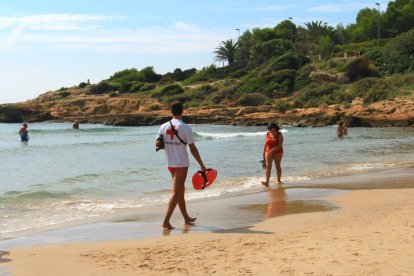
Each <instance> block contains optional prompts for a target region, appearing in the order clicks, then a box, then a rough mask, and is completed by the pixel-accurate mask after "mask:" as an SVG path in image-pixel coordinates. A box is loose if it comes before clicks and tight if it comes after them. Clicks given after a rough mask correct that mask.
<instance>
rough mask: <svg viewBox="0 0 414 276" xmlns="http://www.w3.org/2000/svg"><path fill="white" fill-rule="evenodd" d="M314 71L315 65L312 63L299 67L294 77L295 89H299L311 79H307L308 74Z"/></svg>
mask: <svg viewBox="0 0 414 276" xmlns="http://www.w3.org/2000/svg"><path fill="white" fill-rule="evenodd" d="M312 71H315V66H314V65H312V64H306V65H305V66H303V67H302V68H300V69H299V71H298V72H297V77H296V79H295V89H294V90H299V89H300V88H302V87H304V86H305V85H307V84H309V83H310V82H311V80H310V79H309V74H310V73H311V72H312Z"/></svg>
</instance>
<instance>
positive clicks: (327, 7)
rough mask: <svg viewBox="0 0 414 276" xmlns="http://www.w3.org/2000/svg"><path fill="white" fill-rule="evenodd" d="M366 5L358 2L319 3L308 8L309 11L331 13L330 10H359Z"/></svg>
mask: <svg viewBox="0 0 414 276" xmlns="http://www.w3.org/2000/svg"><path fill="white" fill-rule="evenodd" d="M365 6H366V5H364V4H360V3H358V4H357V3H354V4H351V3H350V4H328V5H321V6H314V7H310V8H309V9H308V11H309V12H323V13H331V12H348V11H354V10H359V9H361V8H363V7H365Z"/></svg>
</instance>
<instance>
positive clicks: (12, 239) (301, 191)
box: [0, 162, 414, 247]
mask: <svg viewBox="0 0 414 276" xmlns="http://www.w3.org/2000/svg"><path fill="white" fill-rule="evenodd" d="M413 169H414V163H413V162H405V163H400V164H395V165H393V166H391V167H381V168H375V169H373V168H371V169H369V170H368V171H363V172H355V171H354V172H352V171H350V172H346V173H345V174H341V175H324V174H322V175H320V176H319V177H316V178H312V179H310V180H304V181H295V182H287V183H285V184H284V185H283V186H278V185H277V184H275V183H273V182H272V183H271V189H269V190H268V189H267V188H265V187H262V186H261V185H259V184H258V185H256V186H254V187H249V188H246V189H244V190H241V191H238V192H232V193H229V194H221V195H219V196H212V197H203V198H197V199H193V200H187V205H188V207H189V209H190V212H193V213H194V215H195V216H197V217H199V218H200V219H199V222H201V223H199V224H197V225H196V226H195V227H192V228H191V231H189V229H186V230H185V231H184V229H183V228H182V226H181V224H180V223H181V221H180V219H179V218H180V216H179V210H178V209H177V210H176V211H175V212H174V215H173V219H175V221H176V223H175V224H177V226H179V227H178V229H176V230H179V231H178V232H180V231H182V232H203V231H208V232H209V231H215V230H218V229H230V228H233V227H236V226H238V225H251V224H255V223H259V222H261V221H263V220H265V219H266V216H267V214H266V211H263V212H262V213H259V214H258V215H259V217H257V216H256V215H257V211H258V210H257V209H263V210H264V209H266V208H265V207H261V208H260V207H259V205H263V206H265V205H269V201H271V200H272V198H275V197H278V198H276V200H280V197H281V196H283V197H284V198H283V200H284V201H285V205H292V202H298V201H303V202H304V204H303V205H304V206H306V205H307V203H306V202H309V204H310V205H312V206H313V205H314V204H313V203H312V201H315V200H320V199H321V198H325V197H329V196H335V195H338V194H342V193H345V192H348V191H349V190H360V189H378V188H414V184H412V185H411V186H410V185H408V184H407V183H411V182H410V181H411V177H414V173H410V170H413ZM407 170H409V171H408V173H407ZM405 173H406V175H405ZM394 175H398V178H399V182H393V176H394ZM256 180H257V181H259V182H260V179H256ZM239 181H241V180H240V179H236V180H235V182H239ZM356 182H358V183H357V184H356ZM381 183H382V184H381ZM378 185H380V186H378ZM279 187H283V188H284V190H285V191H284V194H283V195H280V194H279V195H278V194H276V195H272V194H271V193H269V195H267V194H268V193H267V192H266V191H274V190H275V188H279ZM211 202H213V204H212V206H209V205H210V204H211ZM166 204H167V203H163V204H157V205H148V206H142V207H136V208H127V209H118V210H117V211H115V212H114V213H110V214H105V215H101V216H98V217H87V218H84V219H80V220H74V221H68V222H65V223H62V224H58V225H54V226H50V227H47V226H45V227H42V228H37V229H29V230H22V231H18V232H14V233H4V234H1V235H0V237H1V239H0V246H3V247H4V246H6V247H8V246H10V247H16V246H24V245H44V244H50V242H43V241H42V240H47V239H48V238H51V237H52V239H53V240H54V241H56V242H85V241H88V240H93V241H102V240H107V239H114V240H120V239H123V238H122V234H116V235H115V234H114V235H101V234H102V233H101V231H100V230H98V229H99V228H101V227H103V228H107V229H116V231H119V232H121V233H123V234H124V235H125V236H124V237H126V238H128V239H136V238H148V237H158V236H162V233H161V231H159V225H158V224H159V221H162V218H163V215H164V212H165V208H166ZM309 204H308V205H309ZM316 205H319V207H320V208H319V209H320V210H323V208H324V206H325V207H326V206H327V205H329V202H327V201H323V200H320V202H319V203H317V204H316ZM246 206H250V208H249V207H248V208H246ZM312 206H311V208H312ZM308 207H309V206H308ZM313 207H315V206H313ZM331 207H334V206H331ZM223 208H227V209H230V210H231V212H229V214H226V215H223V216H222V217H220V220H218V219H216V217H215V216H214V215H211V213H218V212H220V211H221V210H222V209H223ZM206 209H207V210H208V211H206ZM285 209H286V208H285ZM317 209H318V208H316V209H315V210H317ZM246 210H247V211H249V212H248V213H247V214H246V213H245V211H246ZM304 212H307V210H306V208H299V209H298V208H297V209H296V210H295V211H294V212H291V213H304ZM282 215H287V214H282ZM221 220H223V221H225V223H222V222H221ZM119 223H123V224H124V225H128V226H129V227H134V228H137V229H144V230H142V231H139V232H138V233H139V234H130V233H128V232H126V231H124V228H125V227H122V226H119V225H117V224H119ZM93 231H97V232H98V235H94V234H93V233H92V232H93ZM175 232H176V231H173V234H176V233H175ZM71 235H74V236H75V237H76V238H74V239H70V238H66V237H70V236H71Z"/></svg>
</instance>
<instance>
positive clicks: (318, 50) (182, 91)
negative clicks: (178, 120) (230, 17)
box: [79, 0, 414, 112]
mask: <svg viewBox="0 0 414 276" xmlns="http://www.w3.org/2000/svg"><path fill="white" fill-rule="evenodd" d="M378 23H379V24H380V27H381V39H380V40H378V33H377V28H378ZM413 27H414V1H413V0H396V1H394V2H390V3H389V5H388V8H387V9H386V10H385V11H384V12H381V13H379V11H378V10H377V9H376V8H372V9H370V8H364V9H362V10H360V11H359V13H358V15H357V17H356V22H355V23H354V24H350V25H348V26H343V25H341V24H339V25H337V26H335V27H333V26H329V25H328V24H327V23H325V22H323V21H311V22H307V23H305V24H304V25H303V26H297V25H295V24H293V22H291V21H288V20H285V21H282V22H280V23H279V24H278V25H276V26H275V27H273V28H263V29H260V28H254V29H253V30H246V31H245V32H244V33H243V34H241V35H240V37H239V38H238V39H237V40H236V41H234V40H233V39H229V40H225V41H222V42H220V43H219V45H218V46H217V48H216V49H215V50H214V52H213V54H214V56H215V60H216V62H218V63H219V64H220V65H221V67H220V66H217V65H215V64H212V65H209V66H206V67H204V68H203V69H201V70H196V69H194V68H193V69H189V70H182V69H180V68H176V69H175V70H174V71H173V72H168V73H166V74H164V75H161V74H157V73H156V72H155V70H154V68H153V67H151V66H148V67H145V68H143V69H141V70H138V69H135V68H131V69H125V70H122V71H119V72H116V73H115V74H114V75H113V76H111V77H110V78H108V79H106V80H103V81H101V82H100V83H98V84H95V85H92V86H90V85H87V84H86V83H81V84H79V87H80V88H85V89H88V90H87V91H88V93H90V94H110V95H111V96H116V95H119V94H128V93H129V94H131V93H133V94H139V95H141V96H146V97H152V98H155V99H157V100H158V101H159V103H160V104H157V105H154V107H151V108H150V109H151V110H157V109H161V108H163V106H166V105H165V104H164V103H170V102H172V101H173V100H181V101H182V102H184V104H185V105H186V106H187V107H188V106H194V107H196V106H217V105H226V106H234V105H239V106H257V105H263V104H266V105H272V106H274V107H275V108H276V109H278V110H279V111H281V112H284V111H287V110H289V109H292V108H297V107H317V106H321V105H322V106H323V105H331V104H342V105H344V106H350V104H351V102H352V101H353V100H354V99H355V98H357V97H359V98H362V99H363V101H364V102H365V103H371V102H375V101H379V100H383V99H392V98H394V97H396V96H401V95H407V94H410V93H412V91H413V89H414V29H413ZM315 71H316V72H317V71H319V72H324V73H326V74H325V76H328V77H330V78H332V80H331V79H329V80H318V79H316V80H315V79H313V80H312V79H311V77H310V74H311V72H315ZM340 77H341V78H342V79H341V80H339V78H340Z"/></svg>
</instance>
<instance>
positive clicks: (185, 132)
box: [157, 119, 194, 168]
mask: <svg viewBox="0 0 414 276" xmlns="http://www.w3.org/2000/svg"><path fill="white" fill-rule="evenodd" d="M171 123H172V125H173V126H174V128H175V130H176V131H177V133H178V136H180V138H181V139H182V140H183V141H185V142H186V143H187V144H193V143H194V137H193V131H192V129H191V127H190V126H189V125H187V124H186V123H184V122H183V121H181V120H178V119H172V120H171ZM161 134H162V136H163V138H164V144H165V154H166V155H167V166H168V167H170V168H180V167H188V166H190V160H189V159H188V154H187V149H186V145H184V144H183V143H181V142H180V140H179V139H178V138H177V136H176V135H175V134H174V132H173V131H172V130H171V125H170V122H169V121H168V122H166V123H165V124H163V125H161V127H160V130H159V131H158V136H157V137H159V136H160V135H161Z"/></svg>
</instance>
